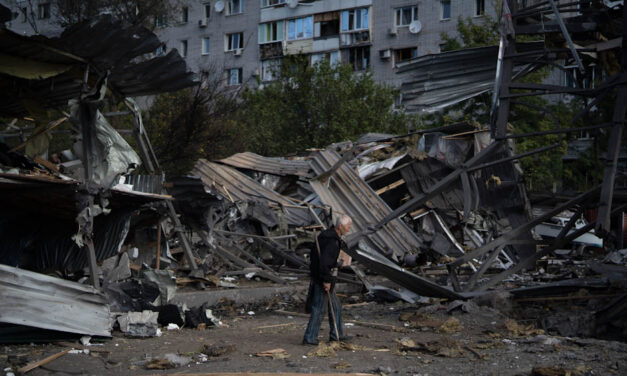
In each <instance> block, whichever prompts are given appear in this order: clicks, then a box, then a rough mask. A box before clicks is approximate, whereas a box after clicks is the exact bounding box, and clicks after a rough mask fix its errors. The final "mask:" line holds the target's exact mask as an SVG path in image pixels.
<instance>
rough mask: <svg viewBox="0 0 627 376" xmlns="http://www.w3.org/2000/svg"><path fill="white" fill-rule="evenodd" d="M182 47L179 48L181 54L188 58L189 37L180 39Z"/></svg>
mask: <svg viewBox="0 0 627 376" xmlns="http://www.w3.org/2000/svg"><path fill="white" fill-rule="evenodd" d="M179 44H180V47H181V49H180V50H179V55H181V57H182V58H186V57H187V53H188V52H189V51H188V49H189V43H188V42H187V39H181V40H180V41H179Z"/></svg>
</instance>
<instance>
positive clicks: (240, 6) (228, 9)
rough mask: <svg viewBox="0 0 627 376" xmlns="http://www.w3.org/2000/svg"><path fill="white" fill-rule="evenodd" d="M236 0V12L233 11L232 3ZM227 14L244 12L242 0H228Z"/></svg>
mask: <svg viewBox="0 0 627 376" xmlns="http://www.w3.org/2000/svg"><path fill="white" fill-rule="evenodd" d="M235 2H237V4H239V7H238V12H233V8H234V3H235ZM227 11H228V14H227V16H234V15H236V14H242V13H244V0H229V1H228V3H227Z"/></svg>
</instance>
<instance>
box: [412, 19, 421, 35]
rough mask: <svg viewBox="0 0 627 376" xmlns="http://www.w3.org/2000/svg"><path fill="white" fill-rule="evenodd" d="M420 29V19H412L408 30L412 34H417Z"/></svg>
mask: <svg viewBox="0 0 627 376" xmlns="http://www.w3.org/2000/svg"><path fill="white" fill-rule="evenodd" d="M421 30H422V23H420V21H412V22H411V23H410V24H409V32H410V33H412V34H418V33H419V32H420V31H421Z"/></svg>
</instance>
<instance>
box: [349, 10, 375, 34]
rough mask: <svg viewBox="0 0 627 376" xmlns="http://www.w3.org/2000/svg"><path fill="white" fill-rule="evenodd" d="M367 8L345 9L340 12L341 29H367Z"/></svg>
mask: <svg viewBox="0 0 627 376" xmlns="http://www.w3.org/2000/svg"><path fill="white" fill-rule="evenodd" d="M368 25H369V14H368V8H360V9H352V10H345V11H343V12H342V31H353V30H364V29H368Z"/></svg>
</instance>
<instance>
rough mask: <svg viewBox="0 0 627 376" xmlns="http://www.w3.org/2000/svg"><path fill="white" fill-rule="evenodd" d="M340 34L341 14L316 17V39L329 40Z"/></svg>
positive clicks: (322, 14) (318, 15)
mask: <svg viewBox="0 0 627 376" xmlns="http://www.w3.org/2000/svg"><path fill="white" fill-rule="evenodd" d="M339 33H340V13H339V12H328V13H321V14H316V15H314V37H315V38H327V37H332V36H336V35H338V34H339Z"/></svg>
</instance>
